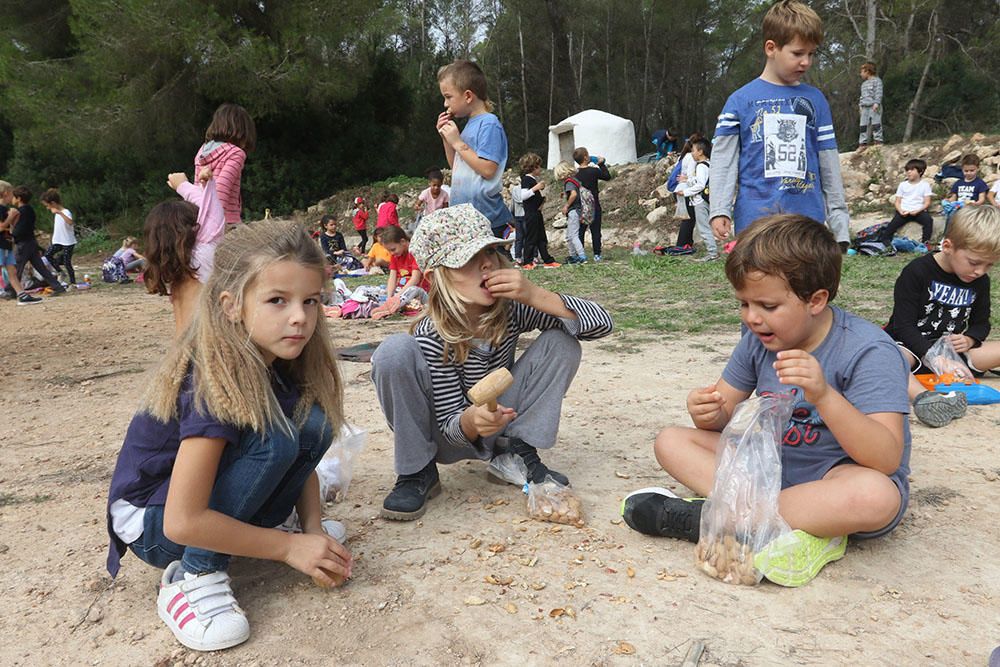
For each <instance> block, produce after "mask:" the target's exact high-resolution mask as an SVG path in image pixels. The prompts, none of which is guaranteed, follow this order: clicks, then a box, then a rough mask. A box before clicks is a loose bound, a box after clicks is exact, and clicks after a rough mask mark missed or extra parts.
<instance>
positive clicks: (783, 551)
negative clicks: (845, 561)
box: [753, 530, 847, 588]
mask: <svg viewBox="0 0 1000 667" xmlns="http://www.w3.org/2000/svg"><path fill="white" fill-rule="evenodd" d="M846 551H847V536H846V535H842V536H840V537H816V536H815V535H810V534H809V533H807V532H805V531H803V530H793V531H792V532H790V533H785V534H784V535H781V536H780V537H777V538H775V539H774V540H772V541H771V542H770V543H769V544H768V545H767V546H765V547H764V548H763V549H761V550H760V551H758V552H757V554H756V555H754V558H753V565H754V567H755V568H757V569H758V570H759V571H760V573H761V574H763V575H764V578H765V579H767V580H768V581H771V582H774V583H776V584H778V585H779V586H790V587H793V588H794V587H797V586H804V585H805V584H808V583H809V582H810V581H812V580H813V579H815V578H816V575H817V574H819V572H820V570H822V569H823V567H824V566H825V565H826V564H827V563H831V562H833V561H835V560H839V559H841V558H843V557H844V553H845V552H846Z"/></svg>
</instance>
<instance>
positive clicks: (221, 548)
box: [107, 202, 352, 651]
mask: <svg viewBox="0 0 1000 667" xmlns="http://www.w3.org/2000/svg"><path fill="white" fill-rule="evenodd" d="M176 205H178V206H180V205H181V204H180V202H176ZM161 206H162V205H161ZM184 206H187V204H184ZM215 259H216V264H217V267H218V270H216V271H214V272H213V273H212V276H211V277H210V278H209V280H208V282H207V284H206V285H205V290H204V292H203V293H202V298H201V302H200V306H199V308H198V310H197V312H196V313H195V318H194V321H193V322H192V325H191V330H190V331H189V333H188V334H187V335H185V336H184V337H183V338H182V339H180V340H179V341H177V342H176V343H175V344H174V346H173V347H172V348H171V350H170V352H169V353H168V355H167V357H166V359H165V360H164V361H163V363H162V365H161V366H160V368H159V370H158V371H157V374H156V375H155V376H154V378H153V381H152V384H151V386H150V390H149V392H148V394H147V396H146V398H145V400H144V404H143V406H142V408H141V409H140V410H139V412H137V413H136V415H135V416H134V417H133V418H132V422H131V423H130V424H129V427H128V431H127V433H126V434H125V442H124V444H123V445H122V449H121V452H120V453H119V455H118V462H117V464H116V466H115V471H114V474H113V476H112V478H111V488H110V490H109V493H108V509H107V526H108V533H109V536H110V538H111V545H110V548H109V553H108V572H110V573H111V575H112V576H116V575H117V574H118V571H119V568H120V560H121V558H122V556H124V555H125V553H126V551H128V550H131V551H132V552H133V553H134V554H135V555H136V556H138V557H139V558H140V559H142V560H143V561H145V562H146V563H148V564H150V565H152V566H154V567H157V568H163V569H164V571H163V574H162V576H161V579H160V586H159V593H158V595H157V601H156V607H157V611H158V613H159V616H160V619H161V620H162V621H163V622H164V623H165V624H166V625H167V627H168V628H169V629H170V631H171V632H173V634H174V636H175V637H176V638H177V640H178V641H179V642H180V643H181V644H183V645H184V646H187V647H188V648H190V649H193V650H196V651H215V650H220V649H224V648H228V647H230V646H235V645H237V644H240V643H242V642H244V641H246V640H247V638H249V636H250V625H249V623H248V621H247V617H246V614H245V613H244V611H243V610H242V609H241V608H240V606H239V604H238V603H237V602H236V598H235V597H234V595H233V590H232V588H231V586H230V578H229V575H228V574H227V569H228V566H229V562H230V558H231V557H232V556H246V557H250V558H261V559H268V560H275V561H284V562H285V563H287V564H289V565H290V566H292V567H293V568H295V569H296V570H298V571H300V572H302V573H303V574H306V575H309V576H311V577H312V578H313V579H314V581H316V582H317V583H320V584H322V585H325V586H331V585H338V584H339V583H342V582H343V581H344V579H346V578H348V577H350V576H351V565H352V560H351V554H350V552H349V551H348V550H347V549H346V548H345V547H343V546H342V545H341V544H340V543H339V542H340V541H343V539H344V537H345V536H346V531H345V530H344V527H343V525H342V524H340V523H339V522H324V521H323V518H322V513H323V507H322V504H321V502H320V495H319V480H318V478H317V476H316V472H315V468H316V464H317V463H319V461H320V460H321V459H322V457H323V454H324V453H325V452H326V450H327V448H328V447H329V446H330V444H331V441H332V439H333V434H335V433H339V432H340V428H341V425H342V423H343V401H342V391H343V389H342V384H341V380H340V375H339V373H338V371H337V364H336V361H335V360H334V356H333V352H332V349H333V348H332V346H331V344H330V340H329V335H328V333H327V328H326V326H325V325H324V324H323V322H322V310H321V309H322V306H321V304H320V293H321V291H322V289H323V280H324V275H323V273H324V266H325V262H324V260H323V256H322V254H321V253H320V251H319V247H318V246H317V245H316V243H315V242H314V241H312V240H311V239H310V238H309V236H308V235H307V234H305V233H304V232H303V230H302V228H301V227H299V226H298V225H297V224H295V223H279V222H276V223H268V224H258V225H253V226H241V227H240V228H239V229H236V230H234V231H233V232H232V233H231V234H230V235H228V236H227V237H226V239H225V240H224V241H223V242H222V243H221V244H220V245H219V247H218V252H217V253H216V255H215ZM293 509H295V510H296V511H297V513H298V517H299V519H300V521H301V525H302V530H303V532H302V533H301V534H294V533H288V532H283V531H281V530H276V527H277V526H280V525H281V524H282V523H283V522H284V521H285V520H286V519H287V518H288V516H289V514H291V512H292V510H293Z"/></svg>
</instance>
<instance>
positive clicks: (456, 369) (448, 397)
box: [413, 294, 614, 447]
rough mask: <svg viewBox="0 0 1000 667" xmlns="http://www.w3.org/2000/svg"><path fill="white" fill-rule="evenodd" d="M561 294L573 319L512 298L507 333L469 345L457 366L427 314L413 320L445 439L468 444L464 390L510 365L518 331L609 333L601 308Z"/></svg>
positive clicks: (609, 323) (593, 336)
mask: <svg viewBox="0 0 1000 667" xmlns="http://www.w3.org/2000/svg"><path fill="white" fill-rule="evenodd" d="M559 296H560V298H561V299H562V301H563V304H565V306H566V307H567V308H568V309H569V310H571V311H573V313H575V314H576V317H577V319H575V320H574V319H562V318H558V317H553V316H552V315H548V314H546V313H543V312H541V311H539V310H536V309H534V308H532V307H531V306H527V305H525V304H522V303H518V302H515V301H511V302H510V303H509V304H508V308H507V335H506V337H504V339H503V340H502V341H501V342H500V344H499V345H497V346H495V347H494V346H490V345H482V346H479V347H473V348H472V350H470V352H469V356H468V358H467V359H466V360H465V363H464V364H461V365H457V364H454V363H445V362H444V359H443V352H444V340H443V339H442V338H441V336H440V335H439V334H438V332H437V329H435V327H434V322H433V321H432V320H431V319H430V318H429V317H428V318H424V319H423V320H421V321H420V322H419V323H418V324H417V326H416V328H415V330H414V332H413V335H414V337H415V338H416V339H417V344H418V345H419V346H420V350H421V351H422V352H423V355H424V359H425V360H426V361H427V366H428V367H429V368H430V372H431V385H432V393H433V401H434V413H435V415H436V416H437V421H438V428H439V429H440V430H441V433H442V434H443V435H444V437H445V439H446V440H447V441H448V442H449V443H451V444H453V445H455V446H458V447H468V446H469V445H471V444H472V443H471V442H469V440H468V438H466V437H465V434H464V433H463V432H462V427H461V424H460V419H461V416H462V412H463V411H464V410H465V408H467V407H468V406H469V405H470V401H469V399H468V391H469V389H471V388H472V386H473V385H474V384H476V383H477V382H479V381H480V380H482V379H483V378H484V377H485V376H486V374H487V373H489V372H490V371H494V370H496V369H498V368H510V367H511V366H513V364H514V351H515V350H516V349H517V339H518V337H519V336H520V335H521V334H522V333H526V332H528V331H534V330H536V329H537V330H542V331H544V330H546V329H555V328H557V327H558V328H562V329H563V330H564V331H565V332H566V333H568V334H570V335H571V336H574V337H575V338H577V339H579V340H596V339H598V338H603V337H604V336H607V335H608V334H609V333H611V330H612V328H613V326H614V324H613V322H612V321H611V315H609V314H608V311H606V310H604V308H602V307H601V306H599V305H597V304H596V303H594V302H593V301H587V300H586V299H578V298H576V297H572V296H566V295H564V294H560V295H559Z"/></svg>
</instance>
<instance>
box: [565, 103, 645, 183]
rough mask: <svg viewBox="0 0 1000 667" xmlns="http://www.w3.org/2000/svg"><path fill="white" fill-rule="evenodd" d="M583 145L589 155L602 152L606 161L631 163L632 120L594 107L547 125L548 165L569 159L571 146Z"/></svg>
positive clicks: (632, 151)
mask: <svg viewBox="0 0 1000 667" xmlns="http://www.w3.org/2000/svg"><path fill="white" fill-rule="evenodd" d="M578 146H584V147H586V148H587V150H589V151H590V154H591V155H603V156H604V157H605V159H607V161H608V164H624V163H627V162H635V157H636V155H635V127H634V126H633V125H632V121H630V120H628V119H625V118H620V117H618V116H615V115H613V114H609V113H606V112H604V111H598V110H597V109H587V110H586V111H581V112H580V113H578V114H574V115H572V116H570V117H569V118H567V119H565V120H563V121H562V122H560V123H559V124H557V125H552V126H551V127H549V160H548V168H549V169H552V168H553V167H555V166H556V165H557V164H559V163H560V162H561V161H563V160H566V161H567V162H569V163H572V162H573V149H574V148H576V147H578Z"/></svg>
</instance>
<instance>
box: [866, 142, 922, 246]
mask: <svg viewBox="0 0 1000 667" xmlns="http://www.w3.org/2000/svg"><path fill="white" fill-rule="evenodd" d="M905 170H906V180H905V181H903V182H902V183H900V184H899V187H898V188H896V197H895V199H896V215H894V216H893V217H892V220H891V221H890V222H889V226H888V227H886V228H885V230H884V231H883V232H882V234H881V236H879V239H878V240H879V241H881V242H882V243H884V244H886V245H888V244H890V243H892V237H893V235H894V234H895V233H896V232H897V231H898V230H899V229H900V228H901V227H903V226H904V225H906V224H907V223H910V222H917V223H920V228H921V232H920V242H921V243H923V244H924V245H926V246H927V249H928V250H933V248H931V245H932V244H931V242H930V241H931V235H932V234H933V233H934V219H933V218H931V214H930V213H928V212H927V208H928V207H929V206H930V205H931V186H930V183H928V182H927V181H925V180H923V175H924V171H926V170H927V163H926V162H924V161H923V160H920V159H917V158H914V159H913V160H910V161H909V162H907V163H906V167H905Z"/></svg>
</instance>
